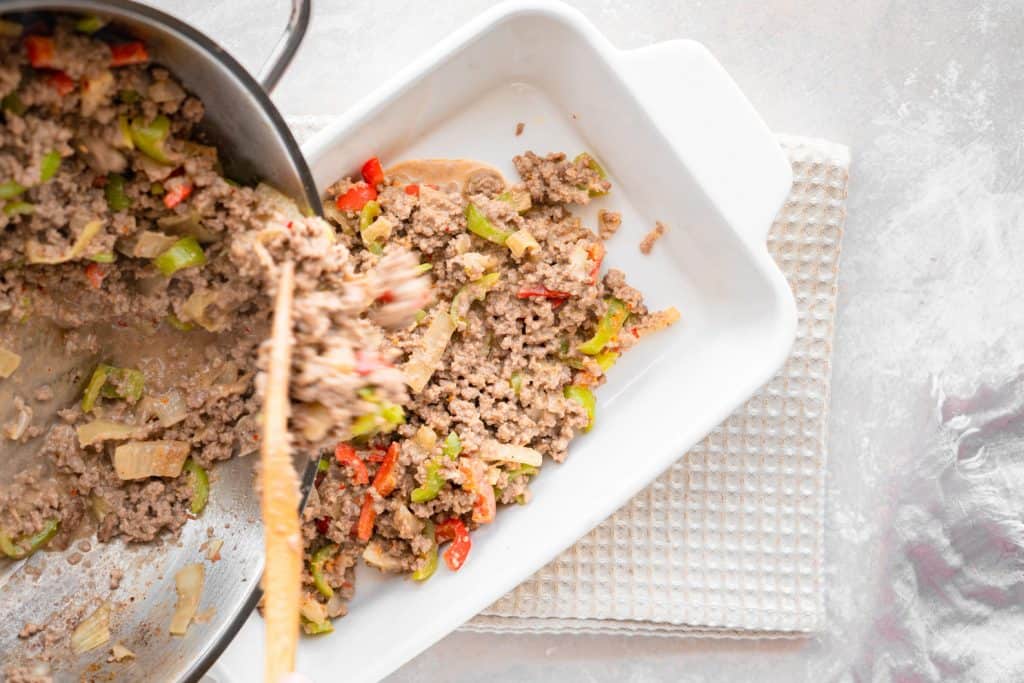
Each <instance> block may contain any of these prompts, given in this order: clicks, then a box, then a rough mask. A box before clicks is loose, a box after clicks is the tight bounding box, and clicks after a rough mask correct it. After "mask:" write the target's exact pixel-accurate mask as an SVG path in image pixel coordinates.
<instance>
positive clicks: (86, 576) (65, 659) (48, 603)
mask: <svg viewBox="0 0 1024 683" xmlns="http://www.w3.org/2000/svg"><path fill="white" fill-rule="evenodd" d="M0 12H2V13H3V14H4V15H5V16H8V15H19V14H20V15H21V16H22V17H24V18H29V19H30V18H31V13H33V12H48V13H49V12H67V13H72V14H95V15H97V16H100V17H102V18H105V19H108V20H109V21H110V22H111V25H112V27H113V28H115V29H116V30H118V31H120V32H123V33H124V34H126V35H127V36H131V37H133V38H136V39H139V40H143V41H145V42H146V44H147V47H148V49H149V52H150V54H151V55H152V57H153V60H154V61H155V62H158V63H160V64H162V65H164V66H166V67H168V68H169V69H170V70H171V71H173V72H174V73H175V75H176V76H177V77H178V78H179V79H180V80H181V81H182V82H183V83H184V84H185V86H186V87H187V88H188V89H189V90H191V91H193V92H195V93H196V94H197V95H198V96H199V97H200V98H201V99H202V100H203V102H204V104H205V106H206V116H205V119H204V122H203V126H204V129H205V132H206V133H207V135H208V136H209V138H210V140H211V141H212V142H213V143H214V144H216V145H217V147H218V148H219V149H220V151H221V155H222V158H223V161H224V166H225V170H226V171H227V172H228V174H229V175H231V176H232V177H235V178H239V179H244V180H255V179H264V180H267V181H268V182H270V183H272V184H274V185H275V186H277V187H278V188H280V189H281V190H283V191H285V192H286V193H288V194H289V195H291V196H292V197H295V198H296V199H297V200H299V201H300V202H301V201H305V203H306V204H307V205H308V206H309V207H310V208H311V209H313V210H314V211H316V212H317V213H320V211H321V206H320V200H319V198H318V195H317V192H316V189H315V187H314V184H313V179H312V176H311V175H310V172H309V169H308V167H307V165H306V162H305V160H304V159H303V157H302V155H301V153H300V151H299V147H298V145H297V144H296V142H295V140H294V138H293V137H292V135H291V133H290V132H289V130H288V128H287V126H286V125H285V123H284V120H283V119H282V117H281V115H280V114H279V113H278V111H277V110H276V108H275V107H274V105H273V104H272V103H271V101H270V98H269V97H268V95H267V93H268V92H269V91H270V90H271V89H272V88H273V87H274V85H275V84H276V83H277V81H278V79H279V78H280V77H281V75H282V74H283V72H284V71H285V69H286V68H287V66H288V64H289V62H290V61H291V59H292V57H293V56H294V54H295V51H296V50H297V48H298V46H299V43H300V42H301V40H302V37H303V35H304V33H305V30H306V26H307V24H308V21H309V15H310V0H293V2H292V13H291V17H290V19H289V22H288V26H287V28H286V30H285V32H284V35H283V36H282V38H281V40H280V41H279V43H278V44H277V45H276V46H275V47H274V49H273V52H272V54H271V56H270V58H269V59H268V61H267V63H266V65H265V66H264V67H263V69H262V70H261V72H260V75H259V77H258V80H257V79H256V78H253V77H252V76H251V75H250V74H249V73H248V72H246V71H245V69H243V68H242V66H241V65H240V64H238V62H236V61H235V60H234V59H233V58H232V57H231V56H230V55H228V54H227V53H226V52H225V51H224V50H223V48H221V47H220V46H218V45H217V44H216V43H214V42H213V41H212V40H210V39H209V38H207V37H206V36H204V35H202V34H201V33H199V32H198V31H196V30H195V29H194V28H192V27H190V26H188V25H187V24H185V23H183V22H181V21H179V20H177V19H175V18H173V17H170V16H168V15H166V14H164V13H162V12H160V11H158V10H155V9H153V8H151V7H147V6H144V5H140V4H136V3H134V2H122V1H109V2H103V1H101V0H59V1H49V2H47V1H45V0H44V1H39V0H36V1H32V0H5V1H4V2H3V3H2V5H0ZM46 343H47V339H45V338H42V339H41V340H40V345H41V349H42V348H45V344H46ZM51 371H52V370H51ZM51 380H52V378H51ZM51 384H55V385H56V386H54V388H55V390H56V393H57V394H58V395H59V394H60V393H61V389H62V387H61V386H60V383H59V382H52V381H51ZM63 390H64V392H65V394H67V393H68V391H69V387H67V386H64V387H63ZM3 392H4V388H3V387H2V386H0V421H4V420H5V419H6V416H5V415H3V411H4V409H5V405H6V404H7V403H9V402H10V401H9V400H6V401H5V399H8V398H9V397H6V396H4V395H3ZM58 398H59V396H58ZM59 403H60V401H59V400H55V401H53V402H52V404H54V405H58V404H59ZM38 417H39V416H38V415H37V418H38ZM31 446H32V444H31V443H30V444H29V448H22V447H19V448H17V449H15V448H14V446H13V445H12V444H11V442H0V476H9V475H10V473H11V472H13V471H16V470H17V469H18V468H20V467H23V466H24V465H25V464H26V462H27V461H26V458H30V457H31V454H32V452H33V449H32V448H31ZM297 458H299V459H301V462H297V463H296V466H297V467H298V468H299V471H300V472H303V471H305V472H306V481H307V482H309V481H311V480H312V477H313V476H314V474H315V463H314V464H311V463H310V461H309V460H308V458H306V457H305V455H300V456H297ZM255 461H256V459H255V458H253V457H246V458H236V459H233V460H231V461H228V462H226V463H224V464H222V465H221V466H219V467H217V468H216V469H215V470H214V472H213V478H212V482H211V495H210V503H209V505H208V506H207V508H206V510H205V511H204V512H203V515H202V517H201V518H200V519H199V520H195V521H192V522H190V523H189V524H187V525H186V527H185V529H184V530H183V533H182V535H181V538H180V540H178V541H174V542H165V543H162V544H158V545H144V546H125V545H124V544H123V543H121V542H114V543H111V544H107V545H98V544H96V543H95V541H94V540H93V541H92V542H91V543H89V546H90V549H89V550H87V551H86V550H83V549H84V548H85V547H86V545H85V543H86V542H88V539H82V540H79V541H77V542H76V543H74V544H73V545H72V546H71V547H70V548H68V550H67V551H64V552H62V553H57V552H43V553H36V554H35V555H33V556H32V557H30V558H28V559H27V560H24V561H21V562H7V561H0V671H2V669H3V667H5V666H8V665H12V664H17V663H20V662H28V661H30V660H32V659H34V658H37V657H38V655H39V653H40V650H41V648H42V646H43V644H44V643H45V639H46V637H47V634H48V633H52V634H62V633H63V634H66V632H67V631H68V630H70V628H71V627H73V625H74V623H75V621H76V620H77V619H78V618H80V616H81V615H82V614H83V613H87V612H88V610H89V609H91V607H92V606H94V605H95V604H97V603H98V601H100V600H109V601H110V602H111V603H112V605H113V607H114V611H113V618H112V623H111V631H112V635H113V637H112V640H111V642H114V641H119V642H121V643H123V644H124V645H125V646H127V647H128V648H129V649H130V650H132V651H133V652H135V654H136V658H135V659H134V660H127V661H125V662H120V663H108V662H107V661H106V659H107V655H108V652H109V651H108V650H107V649H102V648H101V649H97V650H93V651H91V652H89V653H86V654H83V655H81V656H74V655H72V654H71V652H70V650H69V649H68V647H67V639H66V635H64V636H61V638H62V640H59V641H58V642H57V643H56V644H55V647H53V648H52V654H53V659H51V660H50V662H49V666H50V668H51V669H52V671H53V675H54V678H55V680H58V681H65V680H67V681H79V680H124V681H142V680H146V681H176V680H177V681H196V680H199V678H200V677H201V676H202V674H203V672H204V671H206V669H207V668H209V666H210V665H211V664H212V663H213V661H214V660H215V659H216V658H217V656H218V655H219V654H220V653H221V651H223V649H224V648H225V647H226V646H227V644H228V643H229V642H230V640H231V638H232V637H233V635H234V634H235V633H236V632H237V629H238V628H239V627H240V626H241V624H242V623H243V622H244V620H245V618H246V617H247V616H248V615H249V613H250V612H251V610H252V608H253V607H254V606H255V604H256V601H257V600H258V597H259V590H258V584H259V578H260V574H261V572H262V568H263V556H262V548H263V546H262V528H261V525H260V523H259V518H260V515H259V505H258V500H257V498H256V497H255V496H254V495H253V473H252V466H253V464H254V463H255ZM304 490H305V489H304ZM208 528H209V529H212V532H208ZM208 533H212V537H213V538H216V539H219V540H222V541H223V542H224V545H223V548H222V550H221V552H220V555H221V559H220V560H219V561H217V562H215V563H209V562H208V563H207V572H206V583H205V588H204V591H203V600H202V603H201V605H200V610H206V609H208V608H210V607H213V608H214V610H215V611H214V612H213V613H212V615H211V616H210V619H209V621H208V622H207V623H205V624H197V625H194V626H193V627H191V628H190V630H189V633H188V635H186V636H185V637H182V638H176V637H171V636H170V635H168V632H167V625H168V622H169V619H170V615H171V613H172V611H173V608H174V602H175V588H174V573H175V571H177V569H178V568H180V567H181V566H182V565H184V564H186V563H189V562H196V561H199V560H201V559H202V551H200V550H199V548H200V546H201V545H202V544H203V543H204V542H205V541H207V539H208ZM74 560H77V563H76V564H74V565H72V564H71V563H70V562H71V561H74ZM112 572H123V574H124V577H123V579H121V581H120V586H119V587H118V588H116V589H113V588H111V585H112V584H111V578H110V577H111V574H112ZM26 622H33V623H37V624H38V623H46V624H48V628H47V630H46V631H44V632H42V633H40V634H37V635H35V636H33V637H32V638H29V639H23V638H19V637H18V633H19V631H20V630H21V629H22V626H23V625H24V624H25V623H26ZM0 678H2V673H0Z"/></svg>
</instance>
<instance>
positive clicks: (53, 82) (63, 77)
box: [46, 71, 75, 97]
mask: <svg viewBox="0 0 1024 683" xmlns="http://www.w3.org/2000/svg"><path fill="white" fill-rule="evenodd" d="M46 82H47V83H49V84H50V87H51V88H53V89H54V90H56V91H57V94H58V95H60V96H61V97H64V96H65V95H68V94H69V93H70V92H71V91H72V90H74V89H75V82H74V81H73V80H71V76H68V75H67V74H66V73H64V72H63V71H53V72H51V73H50V74H49V75H48V76H47V77H46Z"/></svg>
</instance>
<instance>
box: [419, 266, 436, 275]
mask: <svg viewBox="0 0 1024 683" xmlns="http://www.w3.org/2000/svg"><path fill="white" fill-rule="evenodd" d="M433 269H434V264H433V263H421V264H419V265H418V266H416V274H417V275H423V273H429V272H430V271H431V270H433Z"/></svg>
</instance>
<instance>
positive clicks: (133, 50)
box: [110, 41, 149, 66]
mask: <svg viewBox="0 0 1024 683" xmlns="http://www.w3.org/2000/svg"><path fill="white" fill-rule="evenodd" d="M148 61H149V52H148V51H147V50H146V46H145V45H143V44H142V43H140V42H138V41H136V42H134V43H121V44H120V45H111V46H110V66H128V65H129V64H145V63H146V62H148Z"/></svg>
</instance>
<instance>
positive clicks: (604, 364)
mask: <svg viewBox="0 0 1024 683" xmlns="http://www.w3.org/2000/svg"><path fill="white" fill-rule="evenodd" d="M618 359H619V353H618V352H617V351H602V352H601V353H599V354H597V355H596V356H594V360H595V361H597V365H598V367H600V368H601V371H602V372H608V371H609V370H610V369H611V367H612V366H613V365H615V361H617V360H618Z"/></svg>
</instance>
